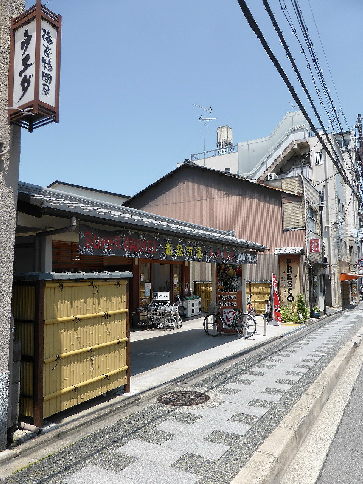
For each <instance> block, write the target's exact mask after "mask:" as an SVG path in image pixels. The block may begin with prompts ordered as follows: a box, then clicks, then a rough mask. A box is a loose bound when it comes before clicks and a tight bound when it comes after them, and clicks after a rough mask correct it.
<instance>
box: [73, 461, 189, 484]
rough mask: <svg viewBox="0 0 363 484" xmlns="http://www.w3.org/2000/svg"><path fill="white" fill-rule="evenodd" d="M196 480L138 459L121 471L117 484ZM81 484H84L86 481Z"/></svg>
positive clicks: (177, 482) (158, 483)
mask: <svg viewBox="0 0 363 484" xmlns="http://www.w3.org/2000/svg"><path fill="white" fill-rule="evenodd" d="M197 481H198V476H196V475H195V474H191V473H189V472H185V471H181V470H178V469H173V468H172V467H169V466H166V467H162V466H160V465H159V464H157V463H155V462H151V461H147V460H141V459H140V460H138V461H137V462H135V463H134V464H131V465H130V466H129V467H127V468H126V469H125V470H123V471H122V473H121V475H120V476H119V481H118V483H117V484H121V483H122V484H123V483H124V482H125V483H127V484H129V482H132V483H134V484H135V483H138V484H171V483H173V484H194V483H196V482H197ZM71 484H73V483H71ZM77 484H78V483H77ZM82 484H86V482H83V483H82ZM87 484H88V482H87ZM95 484H100V483H95ZM102 484H103V483H102ZM105 484H106V483H105ZM112 484H113V483H112Z"/></svg>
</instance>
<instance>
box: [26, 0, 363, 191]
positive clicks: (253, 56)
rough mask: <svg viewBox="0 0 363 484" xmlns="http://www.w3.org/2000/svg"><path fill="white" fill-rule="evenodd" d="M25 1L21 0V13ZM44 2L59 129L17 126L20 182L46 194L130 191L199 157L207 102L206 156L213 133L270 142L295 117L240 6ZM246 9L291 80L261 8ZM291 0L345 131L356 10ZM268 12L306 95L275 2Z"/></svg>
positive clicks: (353, 85) (351, 3)
mask: <svg viewBox="0 0 363 484" xmlns="http://www.w3.org/2000/svg"><path fill="white" fill-rule="evenodd" d="M285 1H286V4H289V3H290V1H289V0H285ZM33 3H34V2H30V1H28V0H26V7H27V8H29V7H30V6H31V5H32V4H33ZM43 3H44V4H45V5H46V6H47V7H48V8H50V9H51V10H53V11H54V12H55V13H58V14H61V15H62V58H61V86H60V123H59V124H51V125H47V126H45V127H42V128H39V129H37V130H35V131H34V132H33V133H31V134H30V133H28V132H26V131H25V130H22V152H21V163H20V180H22V181H26V182H29V183H35V184H38V185H42V186H47V185H48V184H50V183H51V182H52V181H54V180H62V181H65V182H67V183H74V184H78V185H83V186H88V187H92V188H97V189H100V190H108V191H111V192H115V193H121V194H125V195H133V194H135V193H137V192H138V191H139V190H141V189H143V188H144V187H145V186H147V185H149V184H150V183H153V182H154V181H155V180H157V179H158V178H160V177H161V176H163V175H165V174H166V173H168V172H169V171H171V170H173V169H174V168H175V167H176V165H177V163H179V162H182V161H184V159H185V158H190V155H191V154H192V153H198V152H202V151H203V144H204V129H203V125H202V124H201V122H200V121H199V119H198V118H199V116H200V115H201V114H204V113H203V111H202V110H201V109H199V108H197V107H195V106H193V104H198V105H201V106H212V108H213V112H212V114H211V116H213V117H216V118H217V119H216V120H215V121H210V122H209V123H208V126H207V128H206V129H205V139H206V149H207V150H210V149H214V148H215V144H216V130H217V127H218V126H221V125H225V124H227V125H229V126H230V127H231V128H232V129H233V140H234V142H235V143H237V142H240V141H245V140H248V139H255V138H259V137H263V136H267V135H268V134H269V133H270V132H271V131H272V130H273V129H274V127H275V126H276V124H277V123H278V122H279V121H280V120H281V118H282V117H283V116H284V114H285V113H286V112H288V111H291V110H292V107H291V103H292V104H294V103H293V100H292V97H291V95H290V93H289V92H288V89H287V88H286V86H285V84H284V83H283V81H282V80H281V78H280V76H279V74H278V73H277V71H276V70H275V68H274V67H273V65H272V63H271V61H270V59H269V58H268V57H267V55H266V53H265V52H264V50H263V48H262V46H261V45H260V43H259V41H258V40H257V38H256V36H255V34H254V33H253V32H252V31H251V29H250V27H249V26H248V24H247V22H246V20H245V18H244V16H243V14H242V12H241V10H240V8H239V5H238V2H237V0H223V1H221V0H219V1H217V0H183V1H181V2H180V1H179V2H177V1H176V0H154V1H152V0H102V1H99V0H98V1H96V0H77V1H71V0H50V1H48V2H47V1H46V0H43ZM247 3H248V5H249V7H250V9H251V11H252V13H253V15H254V16H255V19H256V21H257V22H258V24H259V25H260V26H261V29H262V30H263V32H264V35H265V36H266V38H267V40H268V41H269V43H270V45H271V47H272V48H273V51H274V52H275V53H276V54H277V55H278V58H279V60H280V61H281V62H282V64H283V65H284V66H285V68H286V72H287V73H288V75H289V77H290V78H291V79H292V80H293V79H294V77H293V74H292V72H291V69H290V68H289V67H288V65H287V61H286V58H285V55H284V53H283V52H282V49H281V46H280V44H279V41H278V39H277V37H276V35H275V33H274V32H273V29H272V27H271V24H270V22H269V20H268V18H267V14H266V12H265V11H264V8H263V6H262V1H261V0H247ZM299 3H300V6H301V8H302V10H303V13H304V17H305V19H306V22H307V25H308V27H309V33H310V35H311V37H312V38H313V39H314V46H315V48H316V50H317V52H318V54H319V59H320V62H321V65H322V67H323V70H324V76H325V77H326V81H327V83H328V86H329V87H330V90H331V94H332V96H333V99H334V101H335V102H336V106H337V108H339V106H340V105H339V102H338V100H337V98H336V94H335V89H334V85H335V87H336V89H337V92H338V95H339V99H340V102H341V106H342V108H343V110H344V113H345V114H346V117H347V121H348V125H349V126H354V124H355V122H356V119H357V114H358V113H360V112H362V111H363V102H362V101H363V100H362V89H361V84H362V81H361V78H362V74H363V72H362V45H363V42H362V41H363V38H362V37H363V33H362V28H361V20H362V18H363V3H362V1H361V0H345V1H344V2H342V1H341V0H299ZM309 4H311V7H312V9H313V14H314V17H315V20H316V23H317V25H318V30H319V34H320V38H321V40H322V42H323V46H324V50H325V54H326V57H327V59H328V62H329V66H330V70H331V72H332V75H333V81H334V84H332V81H331V79H330V75H329V70H328V67H327V65H326V63H325V60H324V59H325V56H324V55H323V52H322V51H321V46H320V43H319V38H318V36H317V32H316V29H315V26H314V22H313V19H312V17H311V11H310V8H309ZM270 5H271V8H272V9H273V11H274V13H275V14H276V16H277V17H278V19H279V22H280V25H281V27H282V29H283V32H284V35H285V38H286V40H287V41H288V43H289V45H291V48H292V51H293V54H294V57H295V59H296V61H297V62H298V64H299V67H300V69H301V73H302V75H303V76H304V79H305V80H306V81H309V87H310V88H311V90H312V83H311V81H310V79H309V75H308V70H307V69H306V63H305V61H304V59H303V57H302V55H301V53H300V52H299V48H298V46H297V44H296V42H295V39H294V36H293V35H292V33H291V31H290V30H289V28H288V25H287V24H286V22H284V20H283V18H282V13H281V9H280V5H279V0H270ZM294 83H295V85H296V82H295V81H294ZM298 92H299V95H300V96H301V99H302V101H303V103H304V105H306V106H307V101H306V98H305V96H304V94H302V93H301V91H298ZM315 97H316V96H315ZM309 112H311V110H310V111H309ZM321 112H322V113H323V111H321ZM325 121H326V118H325Z"/></svg>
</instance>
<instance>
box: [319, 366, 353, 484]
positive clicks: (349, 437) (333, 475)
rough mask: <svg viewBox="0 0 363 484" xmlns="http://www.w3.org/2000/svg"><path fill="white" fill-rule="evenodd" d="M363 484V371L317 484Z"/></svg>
mask: <svg viewBox="0 0 363 484" xmlns="http://www.w3.org/2000/svg"><path fill="white" fill-rule="evenodd" d="M362 482H363V368H362V369H361V370H360V373H359V375H358V378H357V380H356V382H355V385H354V388H353V391H352V393H351V397H350V400H349V402H348V405H347V406H346V408H345V411H344V414H343V417H342V420H341V422H340V425H339V427H338V430H337V433H336V435H335V438H334V440H333V442H332V444H331V446H330V449H329V452H328V455H327V457H326V460H325V462H324V465H323V468H322V470H321V472H320V476H319V477H318V479H317V481H316V483H317V484H332V483H339V484H359V483H362Z"/></svg>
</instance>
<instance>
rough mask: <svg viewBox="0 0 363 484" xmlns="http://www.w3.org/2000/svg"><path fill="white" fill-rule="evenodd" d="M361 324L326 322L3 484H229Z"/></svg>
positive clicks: (232, 363) (349, 317) (193, 382)
mask: <svg viewBox="0 0 363 484" xmlns="http://www.w3.org/2000/svg"><path fill="white" fill-rule="evenodd" d="M362 316H363V311H362V310H361V309H359V308H356V309H354V310H349V311H345V312H343V313H340V314H338V315H336V316H331V317H328V318H326V319H323V320H319V321H317V322H315V323H314V324H311V325H309V326H304V327H301V328H299V329H298V330H295V331H291V332H289V333H287V334H286V335H285V336H283V337H279V338H277V339H276V338H275V339H273V340H271V341H270V342H269V343H267V344H266V345H264V346H261V347H259V348H256V349H254V350H251V351H250V352H249V353H247V354H243V355H242V356H236V357H235V358H233V359H231V360H229V361H225V362H223V363H222V364H221V365H217V366H215V367H214V368H211V369H209V370H207V371H200V372H199V373H197V374H195V375H194V376H192V377H188V378H185V379H181V380H177V382H175V383H171V384H166V385H164V386H162V387H160V388H159V389H158V391H157V392H156V393H155V394H154V395H153V397H152V398H148V399H147V400H146V401H145V399H143V397H142V396H141V400H140V401H139V402H138V403H137V404H136V405H135V407H134V408H133V409H132V410H131V411H130V410H129V411H128V412H127V416H124V417H122V410H121V411H120V410H119V416H120V418H119V420H117V421H116V422H114V423H112V424H111V425H107V421H105V426H104V428H102V429H100V430H99V431H97V432H94V433H93V434H91V435H89V436H86V437H84V438H82V439H81V440H79V441H76V442H74V443H72V444H71V445H69V446H68V447H66V448H65V449H63V450H61V451H59V452H56V453H54V454H52V455H49V456H48V457H46V458H44V459H43V460H41V461H39V462H36V463H35V464H33V465H30V466H29V467H27V468H24V469H23V470H21V471H19V472H17V473H16V474H13V475H12V476H10V477H8V478H6V479H5V481H4V482H6V483H9V484H10V483H14V484H15V483H27V484H28V483H29V484H30V483H39V484H43V483H44V484H45V483H47V484H55V483H58V484H78V483H79V484H81V483H82V484H84V483H87V484H93V483H94V484H103V483H105V484H106V483H107V484H113V483H125V484H129V483H130V484H131V483H140V484H151V483H155V484H156V483H157V484H169V483H170V484H171V483H172V484H176V483H177V484H179V483H180V484H184V483H185V484H194V483H197V484H222V483H223V484H227V483H230V482H231V481H232V480H233V479H234V478H235V477H236V476H237V475H238V473H239V472H240V470H241V468H242V467H243V466H244V464H246V463H247V461H248V460H249V459H250V457H251V456H252V454H253V453H254V452H255V451H256V449H257V448H258V447H259V446H260V445H261V444H262V443H263V442H264V441H265V439H266V438H267V437H268V436H269V435H270V434H271V432H272V431H273V430H274V429H275V428H276V427H277V426H278V425H279V423H280V422H281V420H282V419H283V417H284V416H285V415H287V413H289V412H290V410H291V409H292V407H293V406H294V404H295V403H296V402H297V401H298V400H299V399H300V397H301V396H302V394H303V393H304V392H305V391H306V390H307V389H308V387H309V386H310V385H311V384H312V382H314V380H315V379H316V378H317V376H318V375H319V374H320V373H321V371H322V370H323V369H324V368H325V367H326V366H327V365H328V364H329V362H330V361H331V360H332V359H333V358H334V357H335V356H336V354H337V353H338V351H339V350H340V349H341V348H342V347H343V346H344V344H345V343H347V342H348V341H350V340H351V339H352V338H353V336H354V335H355V334H356V332H357V331H358V330H359V329H360V328H361V327H362V325H363V317H362ZM216 340H218V338H216ZM121 409H122V407H121ZM40 438H41V437H40ZM322 482H323V481H322Z"/></svg>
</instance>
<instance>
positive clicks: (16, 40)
mask: <svg viewBox="0 0 363 484" xmlns="http://www.w3.org/2000/svg"><path fill="white" fill-rule="evenodd" d="M60 29H61V16H60V15H56V14H55V13H53V12H51V11H50V10H49V9H48V8H46V7H45V6H43V5H41V3H40V0H38V1H37V4H36V5H34V6H33V7H31V8H30V9H28V10H26V11H25V12H24V13H23V14H22V15H20V16H18V17H16V18H13V19H12V22H11V46H10V70H9V121H10V122H11V123H13V124H18V125H19V126H21V127H24V128H27V129H28V130H29V131H33V129H34V128H37V127H39V126H43V125H44V124H48V123H50V122H53V121H54V122H58V120H59V119H58V117H59V71H60V38H61V36H60Z"/></svg>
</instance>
